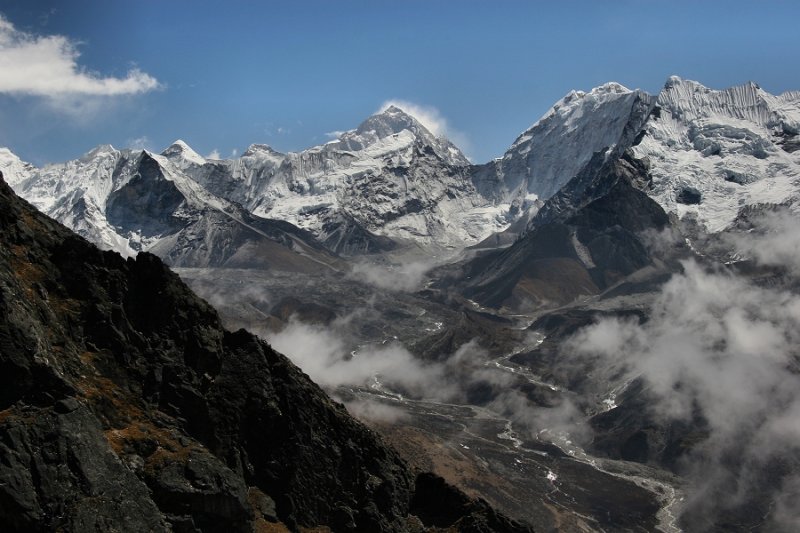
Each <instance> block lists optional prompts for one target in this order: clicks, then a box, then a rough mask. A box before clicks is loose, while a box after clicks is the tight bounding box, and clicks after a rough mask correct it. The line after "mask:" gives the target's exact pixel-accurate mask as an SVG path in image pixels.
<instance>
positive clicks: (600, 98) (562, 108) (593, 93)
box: [511, 81, 642, 150]
mask: <svg viewBox="0 0 800 533" xmlns="http://www.w3.org/2000/svg"><path fill="white" fill-rule="evenodd" d="M634 93H642V91H641V90H639V89H636V90H631V89H628V88H627V87H625V86H624V85H622V84H621V83H618V82H616V81H610V82H607V83H604V84H602V85H598V86H597V87H594V88H593V89H591V90H590V91H589V92H585V91H579V90H575V89H573V90H571V91H569V92H568V93H567V94H566V95H564V97H563V98H561V99H560V100H559V101H557V102H556V103H555V104H553V106H552V107H551V108H550V109H548V110H547V112H546V113H545V114H544V115H542V117H541V118H539V120H537V121H536V122H534V123H533V125H531V126H530V127H529V128H528V129H526V130H525V131H523V132H522V133H521V134H520V135H519V137H517V140H516V141H515V142H514V144H513V145H512V146H511V150H513V149H515V148H516V147H518V146H519V145H520V144H522V143H525V142H527V141H528V140H530V138H531V137H530V135H531V133H532V131H533V130H535V129H537V128H539V127H541V126H543V125H544V124H545V123H546V122H548V121H549V120H550V119H552V118H553V117H555V116H559V117H561V119H562V120H565V117H568V116H569V115H571V114H573V113H574V112H575V111H576V110H578V109H581V108H582V107H583V106H584V105H586V104H588V105H591V106H597V105H601V104H603V103H606V102H610V101H613V100H616V99H618V98H621V97H627V96H628V95H631V94H634Z"/></svg>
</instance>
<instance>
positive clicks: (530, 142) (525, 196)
mask: <svg viewBox="0 0 800 533" xmlns="http://www.w3.org/2000/svg"><path fill="white" fill-rule="evenodd" d="M653 100H654V99H653V98H652V97H651V96H650V95H648V94H647V93H644V92H642V91H639V90H635V91H631V90H629V89H627V88H625V87H623V86H622V85H620V84H618V83H607V84H605V85H601V86H600V87H597V88H595V89H592V90H591V91H590V92H588V93H585V92H583V91H571V92H570V93H569V94H567V95H566V96H565V97H564V98H562V99H561V100H559V101H558V102H557V103H556V104H555V105H554V106H553V107H552V108H551V109H550V110H549V111H548V112H547V113H545V115H544V116H543V117H542V118H540V119H539V120H538V121H537V122H536V123H535V124H534V125H533V126H531V127H530V128H528V130H526V131H525V132H524V133H522V135H520V136H519V137H518V138H517V140H516V141H515V142H514V144H513V145H512V146H511V148H509V149H508V151H507V152H506V153H505V155H504V156H503V157H502V159H499V160H496V161H495V162H494V163H493V164H490V166H489V167H488V168H486V167H484V169H483V171H482V172H481V171H479V173H478V175H477V176H476V182H477V183H478V186H479V187H480V188H489V189H494V193H495V194H497V193H499V194H500V195H501V197H503V198H505V199H506V200H514V199H516V201H517V203H518V204H519V203H521V201H523V200H528V201H531V200H534V199H536V198H539V199H542V200H544V199H547V198H549V197H551V196H553V195H554V194H555V193H556V192H558V191H559V189H561V187H563V186H564V185H565V184H566V183H567V182H568V181H569V180H570V179H572V178H573V177H574V176H575V175H577V174H578V172H579V171H580V170H581V169H582V168H583V167H584V166H585V165H586V164H587V163H588V162H589V160H590V159H591V158H592V155H594V153H595V152H598V151H609V150H613V149H614V148H615V147H617V145H618V144H619V143H621V142H623V143H624V142H625V134H626V132H627V133H629V132H631V131H635V129H636V128H637V121H638V122H643V120H644V119H645V118H646V116H647V114H648V113H649V108H650V107H651V106H652V104H653ZM485 192H487V193H488V194H491V193H492V191H491V190H489V191H485Z"/></svg>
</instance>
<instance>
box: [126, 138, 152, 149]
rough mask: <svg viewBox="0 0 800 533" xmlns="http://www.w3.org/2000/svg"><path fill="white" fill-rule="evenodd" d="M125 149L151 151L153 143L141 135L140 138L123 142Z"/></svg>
mask: <svg viewBox="0 0 800 533" xmlns="http://www.w3.org/2000/svg"><path fill="white" fill-rule="evenodd" d="M125 147H126V148H130V149H131V150H152V149H153V142H152V141H151V140H150V138H149V137H148V136H147V135H142V136H141V137H136V138H133V139H128V140H127V141H125Z"/></svg>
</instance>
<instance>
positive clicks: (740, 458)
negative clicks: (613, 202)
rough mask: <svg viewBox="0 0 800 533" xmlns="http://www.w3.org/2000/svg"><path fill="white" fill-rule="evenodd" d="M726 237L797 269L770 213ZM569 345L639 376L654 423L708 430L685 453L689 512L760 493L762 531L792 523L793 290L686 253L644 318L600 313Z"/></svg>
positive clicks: (787, 238)
mask: <svg viewBox="0 0 800 533" xmlns="http://www.w3.org/2000/svg"><path fill="white" fill-rule="evenodd" d="M757 227H758V231H752V232H750V233H746V234H739V235H737V236H736V237H735V238H732V241H731V242H734V243H735V245H736V247H737V249H738V250H739V252H740V253H743V254H745V255H747V256H749V257H751V258H753V259H754V260H755V261H756V262H758V263H760V264H765V265H770V266H784V267H786V268H788V269H791V270H793V271H794V272H797V270H796V269H797V268H798V264H800V263H799V262H798V260H799V259H800V253H798V250H800V248H799V247H798V244H799V243H800V237H798V236H800V223H799V222H798V220H797V219H796V217H789V216H786V215H769V216H767V217H765V218H763V219H761V220H759V221H758V224H757ZM568 350H570V351H572V352H574V353H577V354H580V355H584V356H586V355H589V356H596V357H600V358H602V359H604V360H605V362H606V364H611V365H620V366H622V367H624V368H627V369H628V372H629V375H630V376H641V377H642V378H644V380H645V381H646V383H647V385H648V387H649V390H650V391H651V392H652V393H653V394H654V395H655V397H656V399H657V400H656V402H655V404H654V405H653V406H652V408H653V409H654V412H655V414H656V415H657V416H658V417H660V418H661V419H662V420H684V421H691V420H692V417H693V413H696V412H697V411H698V410H699V412H700V413H701V415H702V417H703V418H704V419H705V420H706V421H707V425H708V428H707V430H708V437H707V439H705V440H704V441H703V442H701V443H699V444H697V445H695V446H694V448H693V449H692V450H691V451H690V452H689V453H688V454H687V455H686V456H685V457H684V458H683V462H682V463H681V465H680V466H681V468H682V470H683V474H684V475H686V476H687V478H688V479H689V480H690V482H691V484H692V487H691V492H690V498H689V501H688V503H687V509H688V510H689V512H691V513H692V515H691V516H694V517H697V516H705V517H714V516H720V515H722V514H723V513H726V512H728V511H729V510H730V509H732V508H734V507H736V506H737V505H742V504H748V505H752V504H753V503H752V502H753V499H754V498H755V499H759V498H762V497H763V498H765V499H764V500H762V503H761V504H758V505H759V506H760V507H759V508H763V505H764V504H763V501H767V502H769V503H768V504H767V505H768V507H771V508H772V509H773V510H774V513H773V514H772V516H771V517H770V518H769V520H772V522H771V525H770V527H772V528H776V529H780V530H784V529H786V528H787V527H789V526H787V524H789V525H790V526H791V527H789V529H792V528H797V527H800V510H798V509H797V508H796V506H792V505H788V504H787V502H788V501H791V498H792V496H791V495H795V496H796V495H797V493H798V487H800V470H798V468H800V463H799V462H798V458H800V366H799V365H800V296H798V295H797V294H796V293H794V292H792V291H790V290H787V289H783V288H774V287H767V286H761V285H758V284H756V283H755V282H753V281H751V280H749V279H747V278H745V277H743V276H740V275H737V274H735V273H733V272H732V271H730V270H722V269H712V268H710V267H704V266H702V265H700V264H698V263H697V262H696V261H694V260H688V261H685V262H683V273H681V274H678V275H675V276H673V278H672V279H671V280H670V281H669V282H668V283H667V284H666V285H665V286H664V287H663V290H662V292H661V294H660V296H659V297H658V299H657V300H656V302H655V304H654V306H653V308H652V310H651V314H650V318H649V320H648V321H647V322H645V323H644V324H639V323H638V322H637V321H630V320H623V319H619V318H609V319H603V320H600V321H599V322H597V323H596V324H594V325H593V326H590V327H587V328H585V329H584V330H582V331H580V332H579V333H578V334H577V335H576V336H575V337H574V338H573V339H572V342H571V343H570V345H569V347H568Z"/></svg>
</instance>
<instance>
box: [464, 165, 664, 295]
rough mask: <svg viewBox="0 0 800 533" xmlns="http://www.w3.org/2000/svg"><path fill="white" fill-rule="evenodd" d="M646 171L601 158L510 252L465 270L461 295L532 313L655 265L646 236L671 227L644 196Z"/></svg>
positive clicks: (549, 203) (557, 197) (565, 190)
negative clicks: (648, 233) (646, 243)
mask: <svg viewBox="0 0 800 533" xmlns="http://www.w3.org/2000/svg"><path fill="white" fill-rule="evenodd" d="M648 180H649V176H648V173H647V167H646V165H645V164H644V163H643V162H641V161H639V160H637V159H634V158H633V157H632V156H630V154H627V153H626V154H623V155H622V156H621V157H618V158H613V159H610V160H607V161H605V160H604V158H603V156H602V153H598V154H596V157H595V158H594V159H593V160H592V161H591V162H590V163H589V164H588V165H587V166H586V167H585V168H584V169H583V171H582V172H581V174H579V175H578V176H576V177H575V178H573V179H572V180H571V181H570V182H569V183H568V184H567V185H566V186H565V187H564V188H563V189H562V190H561V191H560V192H559V193H558V194H556V195H555V196H553V197H552V198H551V199H550V200H548V201H547V202H546V203H545V204H544V206H543V207H542V209H541V210H540V211H539V213H538V214H537V215H536V217H534V218H533V220H532V221H531V224H530V226H529V228H528V230H527V232H526V233H525V234H524V235H523V236H522V237H521V238H519V239H518V240H517V241H516V242H515V243H514V244H513V245H512V246H510V247H508V248H506V249H503V250H498V251H494V252H490V253H486V254H483V255H482V256H479V257H478V258H476V259H474V260H472V261H470V262H468V263H467V264H466V265H465V266H464V272H463V274H462V275H463V277H464V279H467V280H468V281H467V282H466V283H463V284H462V288H461V292H462V293H463V294H464V295H465V296H467V297H468V298H471V299H473V300H475V301H477V302H479V303H480V304H482V305H484V306H488V307H494V308H499V307H504V306H505V307H509V308H512V309H532V308H537V307H542V306H546V305H563V304H565V303H568V302H571V301H573V300H574V299H575V298H578V297H580V296H589V295H596V294H599V293H600V292H602V291H604V290H606V289H608V288H609V287H611V286H612V285H614V284H615V283H617V282H619V281H621V280H623V279H624V278H625V277H626V276H628V275H630V274H632V273H633V272H635V271H637V270H639V269H641V268H643V267H645V266H647V265H649V264H651V263H652V258H651V256H650V252H649V251H648V250H647V247H646V245H645V242H644V240H643V238H642V235H643V234H644V233H646V232H647V231H658V230H661V229H663V228H665V227H666V226H667V225H668V224H669V219H668V217H667V215H666V214H665V213H664V210H663V209H661V207H660V206H659V205H658V204H657V203H655V202H654V201H653V200H651V199H650V198H649V197H648V196H647V195H646V194H645V193H644V192H642V190H641V188H643V187H644V186H646V183H647V181H648Z"/></svg>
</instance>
